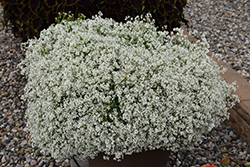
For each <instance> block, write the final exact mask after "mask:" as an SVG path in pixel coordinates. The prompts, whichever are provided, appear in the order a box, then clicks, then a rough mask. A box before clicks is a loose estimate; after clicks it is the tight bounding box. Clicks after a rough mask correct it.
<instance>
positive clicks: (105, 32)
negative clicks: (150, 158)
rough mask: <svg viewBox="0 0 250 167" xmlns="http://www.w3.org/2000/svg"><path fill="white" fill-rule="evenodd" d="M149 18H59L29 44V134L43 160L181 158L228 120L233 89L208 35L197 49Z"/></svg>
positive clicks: (26, 63) (26, 69) (26, 65)
mask: <svg viewBox="0 0 250 167" xmlns="http://www.w3.org/2000/svg"><path fill="white" fill-rule="evenodd" d="M144 21H145V22H143V21H142V20H141V19H140V17H137V18H136V19H130V18H128V20H127V22H126V23H117V22H115V21H114V20H112V19H107V18H106V19H103V18H101V14H99V15H97V16H95V17H93V18H92V19H87V20H80V19H78V20H76V21H70V22H67V21H62V23H60V24H57V25H51V26H50V27H49V28H48V29H46V30H43V31H42V32H41V35H40V38H39V39H32V40H29V41H28V42H27V43H25V44H23V47H24V49H25V50H26V58H25V60H23V62H22V63H21V64H20V65H19V67H20V68H22V72H23V73H24V74H26V75H27V78H28V83H27V85H26V87H25V95H24V96H23V99H26V100H27V101H28V107H29V108H28V110H27V113H26V115H27V118H28V130H29V131H30V134H31V136H32V141H33V142H34V143H35V144H37V145H38V146H39V147H40V148H41V149H43V151H44V152H45V153H51V154H52V156H54V157H55V158H56V159H61V158H64V157H67V156H71V155H77V156H78V157H79V158H82V159H84V158H86V157H91V158H93V157H95V156H96V155H97V154H98V153H99V152H103V153H105V154H107V157H105V158H108V156H110V155H114V156H115V159H116V160H120V158H121V157H123V156H124V155H125V154H127V155H129V154H132V153H133V152H140V151H142V149H146V150H147V149H159V148H162V149H168V150H172V151H175V150H177V149H178V148H181V147H185V146H187V147H192V146H193V145H194V144H195V143H198V142H200V140H201V135H202V133H203V132H205V131H206V130H211V129H212V128H213V127H214V126H217V125H218V124H219V123H220V121H221V120H224V119H226V118H228V117H229V114H228V112H227V109H228V108H231V107H232V106H233V105H234V104H235V103H236V102H239V98H238V96H236V95H232V94H231V93H232V92H233V91H235V90H236V88H235V83H233V84H232V85H230V84H227V83H226V82H225V81H224V80H222V78H221V77H220V75H219V74H220V72H222V71H223V70H221V69H220V67H218V65H217V64H216V63H215V62H213V61H212V59H211V58H209V57H208V56H207V55H206V53H207V52H208V43H207V42H206V40H205V37H204V36H203V39H202V41H198V42H197V43H195V44H192V43H190V42H189V41H188V39H187V36H185V35H183V31H182V30H181V29H178V28H176V29H175V31H177V33H176V35H174V36H171V35H169V33H168V32H166V31H157V30H156V28H155V27H154V26H153V20H151V18H150V15H147V16H146V18H145V19H144ZM176 41H180V44H178V45H177V44H176Z"/></svg>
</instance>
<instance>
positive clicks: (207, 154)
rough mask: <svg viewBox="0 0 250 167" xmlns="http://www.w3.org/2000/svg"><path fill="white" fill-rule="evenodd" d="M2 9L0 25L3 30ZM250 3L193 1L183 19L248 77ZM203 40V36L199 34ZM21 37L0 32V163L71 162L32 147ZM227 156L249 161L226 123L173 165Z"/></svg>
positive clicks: (25, 166) (247, 150) (27, 166)
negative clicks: (23, 97) (20, 66)
mask: <svg viewBox="0 0 250 167" xmlns="http://www.w3.org/2000/svg"><path fill="white" fill-rule="evenodd" d="M2 13H3V10H2V7H0V15H1V17H0V28H2ZM249 15H250V1H249V0H189V5H188V8H186V9H185V17H186V18H187V19H188V20H190V24H189V27H188V28H187V29H188V30H197V31H198V32H199V34H201V33H203V32H207V33H208V34H207V39H208V42H209V43H210V45H211V48H210V50H211V51H213V52H215V53H221V54H222V55H223V60H224V61H225V62H227V63H228V64H229V65H230V66H231V67H232V68H233V69H235V70H236V71H237V72H238V73H239V74H240V75H242V76H243V77H244V78H245V79H247V80H248V81H250V74H249V65H250V16H249ZM197 38H199V35H198V36H197ZM20 44H21V41H20V40H19V39H16V38H14V37H13V34H12V33H11V28H10V27H8V28H5V29H4V30H3V31H1V32H0V166H1V167H5V166H13V167H31V166H40V167H47V166H49V167H53V166H63V167H66V166H67V167H69V166H70V159H65V160H64V161H62V162H57V163H56V162H55V160H54V159H53V158H52V157H51V156H49V155H43V153H42V151H41V150H40V149H39V148H38V147H31V141H30V140H29V134H28V133H27V132H26V131H25V126H26V119H25V110H26V108H27V104H25V103H22V101H21V100H20V96H21V95H22V94H23V88H24V86H25V84H26V79H25V77H24V76H22V75H20V71H19V70H18V69H17V68H16V67H17V64H18V63H19V62H20V61H21V60H22V59H24V57H25V54H24V53H23V52H22V51H21V49H20ZM223 157H228V158H230V159H231V162H232V164H231V166H232V167H234V166H241V165H242V164H243V163H246V162H250V147H249V146H248V145H247V144H246V143H245V142H244V141H243V140H242V139H241V138H239V137H238V136H237V134H235V132H234V130H233V129H232V128H231V127H230V126H228V125H227V122H226V121H225V122H222V123H221V125H220V126H218V127H217V128H214V129H213V130H212V131H211V132H209V133H206V134H204V139H203V142H202V143H201V144H200V145H197V146H195V148H194V149H193V150H180V151H179V152H177V153H171V156H170V164H169V166H171V167H174V166H184V167H185V166H187V167H190V166H201V165H204V164H207V163H210V164H216V165H218V166H220V165H219V164H220V159H221V158H223Z"/></svg>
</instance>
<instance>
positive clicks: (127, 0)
mask: <svg viewBox="0 0 250 167" xmlns="http://www.w3.org/2000/svg"><path fill="white" fill-rule="evenodd" d="M186 4H187V0H4V2H3V8H4V25H5V26H6V25H7V24H8V22H9V21H10V23H11V24H12V25H13V29H12V31H13V33H14V35H15V36H16V37H20V38H21V39H22V41H27V39H29V38H32V37H34V36H36V37H39V34H40V31H42V30H43V29H45V28H48V27H49V25H51V24H52V23H55V17H57V16H58V13H59V12H66V13H67V12H69V11H71V13H72V14H74V15H75V16H77V15H78V14H79V13H82V14H84V15H85V16H87V18H90V17H91V16H93V15H95V14H97V13H98V11H102V13H103V14H104V17H108V18H113V19H114V20H116V21H123V22H124V19H125V17H126V16H128V15H129V16H131V17H135V16H137V15H141V14H146V13H149V12H150V13H151V14H152V16H153V18H154V19H155V25H156V26H158V28H161V27H162V26H164V25H167V26H168V29H167V30H168V31H172V30H173V28H175V27H180V22H181V21H183V22H185V23H187V20H185V19H184V15H183V8H184V7H185V5H186Z"/></svg>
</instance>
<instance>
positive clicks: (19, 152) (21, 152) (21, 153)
mask: <svg viewBox="0 0 250 167" xmlns="http://www.w3.org/2000/svg"><path fill="white" fill-rule="evenodd" d="M17 154H19V155H24V154H25V152H24V150H20V151H17Z"/></svg>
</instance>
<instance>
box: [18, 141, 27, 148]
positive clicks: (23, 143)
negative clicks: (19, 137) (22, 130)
mask: <svg viewBox="0 0 250 167" xmlns="http://www.w3.org/2000/svg"><path fill="white" fill-rule="evenodd" d="M26 144H28V142H27V140H23V141H22V143H21V144H20V145H21V146H22V147H23V146H24V145H26Z"/></svg>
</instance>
